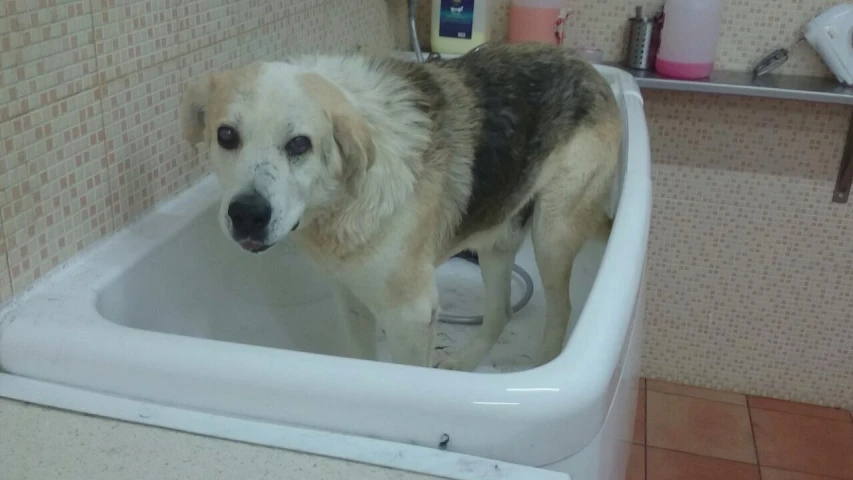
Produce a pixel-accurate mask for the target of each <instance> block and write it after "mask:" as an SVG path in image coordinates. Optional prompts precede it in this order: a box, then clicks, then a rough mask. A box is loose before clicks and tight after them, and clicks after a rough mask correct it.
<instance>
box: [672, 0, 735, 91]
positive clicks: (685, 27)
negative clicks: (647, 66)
mask: <svg viewBox="0 0 853 480" xmlns="http://www.w3.org/2000/svg"><path fill="white" fill-rule="evenodd" d="M722 19H723V2H722V0H667V2H666V4H665V5H664V21H663V30H662V31H661V40H660V50H658V54H657V58H656V59H655V70H657V72H658V73H660V74H661V75H665V76H667V77H673V78H683V79H697V78H705V77H707V76H709V75H710V74H711V72H712V71H713V70H714V58H715V57H716V55H717V40H718V39H719V37H720V24H721V22H722Z"/></svg>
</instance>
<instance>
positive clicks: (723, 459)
mask: <svg viewBox="0 0 853 480" xmlns="http://www.w3.org/2000/svg"><path fill="white" fill-rule="evenodd" d="M652 448H654V449H655V450H661V451H665V452H672V453H679V454H682V455H691V456H694V457H700V458H708V459H711V460H719V461H721V462H729V463H737V464H740V465H749V466H752V467H758V464H757V463H750V462H744V461H743V460H732V459H731V458H724V457H714V456H712V455H702V454H701V453H693V452H685V451H683V450H675V449H674V448H665V447H652ZM833 480H835V479H833ZM838 480H844V479H838Z"/></svg>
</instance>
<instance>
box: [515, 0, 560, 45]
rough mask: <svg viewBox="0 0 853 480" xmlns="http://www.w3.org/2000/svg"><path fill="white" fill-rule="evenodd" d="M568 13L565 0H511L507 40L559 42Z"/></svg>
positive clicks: (517, 41)
mask: <svg viewBox="0 0 853 480" xmlns="http://www.w3.org/2000/svg"><path fill="white" fill-rule="evenodd" d="M568 13H569V10H568V8H567V7H566V0H513V2H512V5H511V6H510V7H509V32H508V41H510V42H513V43H519V42H541V43H550V44H554V45H557V44H561V43H563V22H565V20H566V17H567V16H568Z"/></svg>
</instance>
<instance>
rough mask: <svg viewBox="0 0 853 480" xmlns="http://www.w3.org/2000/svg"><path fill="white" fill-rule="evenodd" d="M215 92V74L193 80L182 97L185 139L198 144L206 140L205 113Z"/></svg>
mask: <svg viewBox="0 0 853 480" xmlns="http://www.w3.org/2000/svg"><path fill="white" fill-rule="evenodd" d="M212 92H213V75H212V74H207V75H205V76H204V77H202V78H201V79H199V80H197V81H195V82H193V83H192V84H190V86H189V87H188V88H187V90H186V91H185V92H184V94H183V98H181V111H180V117H181V130H182V131H183V135H184V140H186V141H188V142H190V143H191V144H192V145H197V144H199V143H201V142H202V141H203V140H204V126H205V114H206V112H207V104H208V101H209V100H210V95H211V93H212Z"/></svg>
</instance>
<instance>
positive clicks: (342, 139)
mask: <svg viewBox="0 0 853 480" xmlns="http://www.w3.org/2000/svg"><path fill="white" fill-rule="evenodd" d="M301 82H302V86H303V87H304V88H305V90H306V91H307V92H308V93H309V94H310V95H311V96H312V97H314V99H316V100H317V102H319V103H320V105H321V106H322V108H323V110H324V111H325V112H326V115H328V116H329V119H331V121H332V129H333V134H334V136H335V143H336V144H337V145H338V149H339V150H340V151H341V156H343V162H344V164H343V180H344V182H345V184H346V186H347V189H348V190H349V191H350V193H352V194H353V195H354V194H356V193H358V191H359V189H360V188H361V185H362V184H363V183H364V178H365V174H366V173H367V171H368V170H369V169H370V167H371V166H373V160H374V158H375V156H376V147H375V145H374V143H373V135H372V134H371V132H370V125H368V123H367V120H365V118H364V115H362V114H361V113H360V112H359V111H357V110H356V109H355V107H353V106H352V104H351V103H350V102H349V101H348V100H347V98H346V96H344V93H343V92H341V90H340V89H339V88H338V87H336V86H335V85H334V84H332V83H331V82H330V81H328V80H326V79H325V78H323V77H322V76H320V75H318V74H316V73H308V74H305V75H303V76H302V78H301Z"/></svg>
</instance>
